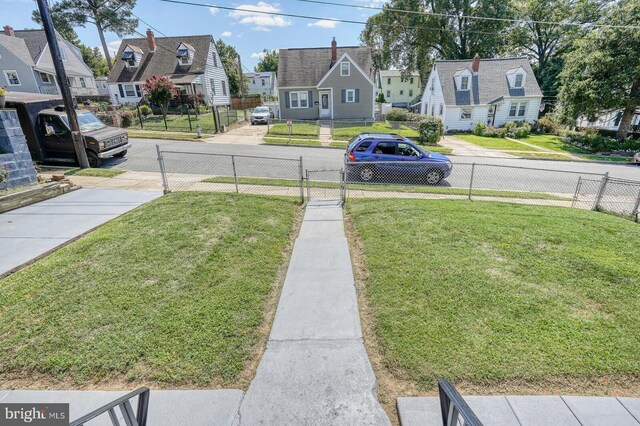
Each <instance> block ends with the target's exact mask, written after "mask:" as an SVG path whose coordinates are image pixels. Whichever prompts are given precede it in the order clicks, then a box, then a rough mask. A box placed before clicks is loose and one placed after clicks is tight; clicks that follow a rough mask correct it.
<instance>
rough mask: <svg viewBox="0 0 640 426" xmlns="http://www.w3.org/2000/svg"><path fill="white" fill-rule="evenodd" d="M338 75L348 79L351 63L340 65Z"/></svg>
mask: <svg viewBox="0 0 640 426" xmlns="http://www.w3.org/2000/svg"><path fill="white" fill-rule="evenodd" d="M340 75H341V76H343V77H348V76H350V75H351V63H349V62H341V63H340Z"/></svg>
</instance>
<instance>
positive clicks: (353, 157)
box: [349, 151, 356, 163]
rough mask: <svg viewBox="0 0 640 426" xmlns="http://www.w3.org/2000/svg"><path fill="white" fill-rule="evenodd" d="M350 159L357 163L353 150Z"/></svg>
mask: <svg viewBox="0 0 640 426" xmlns="http://www.w3.org/2000/svg"><path fill="white" fill-rule="evenodd" d="M349 161H350V162H351V163H355V162H356V155H355V154H354V153H353V151H351V152H350V153H349Z"/></svg>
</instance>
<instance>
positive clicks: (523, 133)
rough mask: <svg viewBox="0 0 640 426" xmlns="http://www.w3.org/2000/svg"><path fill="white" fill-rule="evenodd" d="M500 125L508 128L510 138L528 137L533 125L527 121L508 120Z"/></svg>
mask: <svg viewBox="0 0 640 426" xmlns="http://www.w3.org/2000/svg"><path fill="white" fill-rule="evenodd" d="M500 127H501V128H504V129H505V130H506V135H507V136H509V137H510V138H516V139H519V138H526V137H527V136H529V133H531V125H530V124H529V123H527V122H526V121H507V122H506V123H504V124H503V125H502V126H500Z"/></svg>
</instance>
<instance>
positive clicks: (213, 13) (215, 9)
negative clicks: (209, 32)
mask: <svg viewBox="0 0 640 426" xmlns="http://www.w3.org/2000/svg"><path fill="white" fill-rule="evenodd" d="M218 10H220V9H217V8H215V7H210V8H209V13H210V14H212V15H215V14H217V13H218Z"/></svg>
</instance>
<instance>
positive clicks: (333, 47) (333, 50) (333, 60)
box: [329, 37, 338, 68]
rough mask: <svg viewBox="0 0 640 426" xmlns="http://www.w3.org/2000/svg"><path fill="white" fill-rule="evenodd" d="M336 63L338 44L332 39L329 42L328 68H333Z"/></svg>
mask: <svg viewBox="0 0 640 426" xmlns="http://www.w3.org/2000/svg"><path fill="white" fill-rule="evenodd" d="M336 62H338V43H336V38H335V37H334V38H333V41H332V42H331V65H329V68H333V66H334V65H335V64H336Z"/></svg>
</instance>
